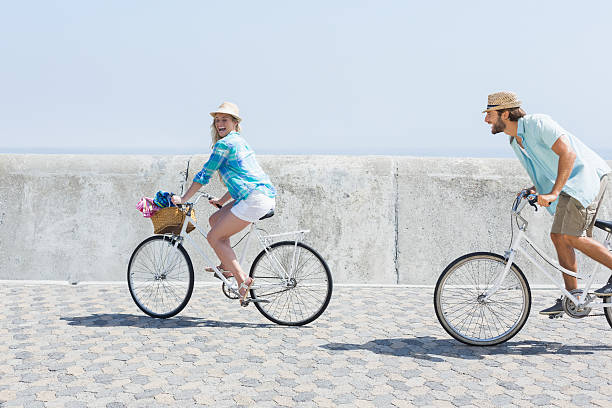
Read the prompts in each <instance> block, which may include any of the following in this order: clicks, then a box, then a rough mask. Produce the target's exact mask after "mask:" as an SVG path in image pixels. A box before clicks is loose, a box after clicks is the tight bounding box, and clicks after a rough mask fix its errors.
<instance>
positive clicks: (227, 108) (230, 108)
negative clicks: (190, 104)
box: [210, 102, 242, 122]
mask: <svg viewBox="0 0 612 408" xmlns="http://www.w3.org/2000/svg"><path fill="white" fill-rule="evenodd" d="M215 113H227V114H228V115H232V116H233V117H234V118H235V119H236V120H237V121H238V122H240V121H241V120H242V118H241V117H240V111H239V110H238V106H237V105H236V104H235V103H231V102H223V103H222V104H221V105H219V107H218V108H217V110H216V111H214V112H210V116H212V117H213V118H214V117H215Z"/></svg>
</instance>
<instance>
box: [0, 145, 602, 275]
mask: <svg viewBox="0 0 612 408" xmlns="http://www.w3.org/2000/svg"><path fill="white" fill-rule="evenodd" d="M206 158H207V156H92V155H0V279H50V280H61V281H71V282H79V281H92V280H94V281H105V280H111V281H120V280H124V279H125V275H126V267H127V263H128V260H129V257H130V255H131V252H132V251H133V249H134V248H135V247H136V245H137V244H138V243H139V242H140V241H142V240H143V239H144V238H146V237H147V236H149V235H150V234H152V225H151V222H150V221H149V220H148V219H145V218H143V217H142V216H141V215H140V213H139V212H138V211H137V210H136V209H135V205H136V203H137V202H138V200H139V199H140V197H142V196H143V195H146V196H151V195H153V194H154V193H155V192H156V191H157V190H159V189H163V190H167V191H173V192H180V189H181V187H180V185H181V182H183V181H184V180H185V179H187V180H191V179H192V178H193V176H194V174H195V173H196V172H197V171H199V170H200V168H201V166H202V164H203V163H204V162H205V160H206ZM259 161H260V163H261V164H262V166H263V167H264V169H265V170H266V171H267V172H268V173H269V174H270V176H271V178H272V180H273V182H274V184H275V185H276V187H277V189H278V191H279V197H278V201H277V215H276V216H275V217H273V218H272V219H270V220H265V221H262V222H260V223H259V226H260V227H262V228H264V229H265V230H267V231H268V232H270V233H276V232H282V231H286V230H295V229H304V228H308V229H310V230H311V231H312V232H311V234H309V236H308V238H307V243H309V244H311V245H312V246H313V247H315V248H316V249H317V250H318V251H319V252H320V253H321V254H322V255H323V257H324V258H325V259H327V261H328V263H329V265H330V267H331V269H332V273H333V275H334V279H335V281H336V282H337V283H381V284H396V283H400V284H426V285H432V284H435V282H436V279H437V277H438V276H439V274H440V272H441V271H442V270H443V269H444V267H445V266H446V265H447V264H448V263H449V262H450V261H452V260H453V259H455V258H456V257H457V256H460V255H462V254H464V253H466V252H468V251H475V250H487V251H489V250H490V251H494V252H498V253H503V251H504V250H505V249H506V247H507V246H508V243H509V241H510V213H509V210H510V206H511V204H512V200H513V198H514V195H515V193H516V192H517V191H519V190H520V189H521V188H522V187H525V186H527V185H529V184H530V183H529V180H528V178H527V177H526V174H525V172H524V171H523V169H522V168H521V167H520V165H519V163H518V162H517V161H516V160H514V159H447V158H444V159H440V158H413V157H383V156H365V157H364V156H361V157H350V156H259ZM221 187H222V186H221V184H220V183H219V181H218V180H217V179H216V178H215V180H213V182H212V183H211V185H209V186H206V187H205V188H204V190H206V191H208V192H210V193H212V194H216V195H219V194H220V193H222V188H221ZM611 191H612V189H610V190H609V191H608V194H607V197H606V199H605V201H604V204H603V207H602V210H601V212H600V218H604V219H612V211H611V210H612V202H611V201H610V196H611V195H612V193H611ZM196 211H197V215H198V218H199V220H202V224H206V219H207V217H208V216H209V215H210V214H211V213H212V211H213V208H212V207H211V206H210V205H209V204H207V203H205V202H202V203H201V204H199V205H198V208H197V210H196ZM525 213H526V214H528V218H529V219H530V221H531V224H530V231H531V235H532V236H533V237H535V238H536V241H537V242H538V243H539V244H541V246H543V247H545V248H546V249H548V250H549V252H550V253H551V254H552V253H553V250H552V246H551V245H550V243H549V242H548V241H549V240H548V238H547V236H548V230H549V228H550V224H551V222H552V217H550V216H549V215H548V213H547V212H546V211H545V210H540V211H538V212H537V213H534V212H533V211H532V210H531V209H529V210H527V211H525ZM192 235H197V232H194V233H192ZM201 243H202V245H203V246H204V247H205V248H206V250H207V251H208V253H209V254H210V256H213V255H212V250H210V249H208V247H207V244H206V242H205V241H204V240H201ZM242 245H243V244H240V245H238V247H237V248H238V249H240V248H241V247H242ZM187 249H188V250H189V247H187ZM190 254H191V255H192V258H193V260H194V264H195V266H196V270H198V271H199V270H201V268H202V267H203V261H202V259H201V257H200V256H199V255H197V253H196V251H195V250H191V251H190ZM255 254H256V251H255V250H254V249H252V250H251V251H250V252H249V256H248V257H247V258H248V262H249V263H250V260H252V258H253V257H254V255H255ZM519 266H521V267H522V269H523V270H524V271H525V272H526V273H527V274H528V275H531V269H532V268H530V267H529V266H528V264H527V263H526V262H524V261H523V262H522V263H519ZM196 276H197V277H196V279H197V280H199V281H203V280H207V281H210V280H212V279H213V278H211V277H210V276H209V275H208V274H206V273H200V274H198V275H196ZM530 278H531V279H530V281H531V283H532V284H538V283H546V281H545V280H544V279H542V278H537V277H532V276H530Z"/></svg>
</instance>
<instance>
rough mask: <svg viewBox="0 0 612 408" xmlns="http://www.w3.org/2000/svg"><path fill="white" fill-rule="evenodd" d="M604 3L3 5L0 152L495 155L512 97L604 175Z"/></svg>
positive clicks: (608, 31)
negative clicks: (495, 97)
mask: <svg viewBox="0 0 612 408" xmlns="http://www.w3.org/2000/svg"><path fill="white" fill-rule="evenodd" d="M610 17H612V2H609V1H589V2H575V1H574V2H571V1H549V0H545V1H521V0H518V1H512V2H491V1H466V2H456V1H428V2H410V1H385V0H378V1H358V0H352V1H316V0H314V1H308V2H297V1H265V0H261V1H240V0H235V1H231V2H212V1H174V2H170V1H113V0H107V1H77V0H74V1H28V0H24V1H3V0H0V55H1V58H2V60H1V63H0V152H60V153H62V152H69V153H145V154H146V153H154V154H158V153H167V154H191V153H193V154H196V153H206V152H208V151H209V144H210V135H209V125H210V120H211V118H210V116H209V115H208V112H210V111H211V110H213V109H214V108H216V106H218V105H219V104H220V103H221V102H222V101H225V100H228V101H233V102H235V103H237V104H238V105H239V106H240V109H241V114H242V116H243V118H244V122H243V134H244V136H245V137H246V138H247V139H248V140H249V141H250V143H251V145H252V146H253V148H254V149H255V151H256V152H258V153H260V154H360V155H361V154H383V155H427V156H471V157H511V156H512V152H511V150H510V148H509V147H508V145H507V138H506V137H505V136H501V135H496V136H493V135H491V134H490V130H489V127H488V126H486V125H485V124H484V122H483V118H484V116H483V114H481V111H482V108H483V107H484V105H486V97H487V94H488V93H491V92H494V91H497V90H505V89H508V90H513V91H515V92H517V93H518V94H519V97H520V98H521V100H522V101H523V104H524V108H525V109H526V110H527V111H528V112H531V113H535V112H538V113H548V114H550V115H551V116H552V117H553V118H554V119H556V120H557V121H558V122H559V123H560V124H561V125H562V126H564V127H565V128H566V129H567V130H568V131H570V132H572V133H574V134H575V135H576V136H578V137H579V138H581V139H582V140H583V141H584V142H585V143H587V145H589V146H591V147H592V148H593V149H594V150H596V151H598V152H599V153H600V154H601V155H602V156H604V157H605V158H607V159H612V145H611V143H610V140H611V139H612V138H611V136H610V132H611V131H610V128H609V126H608V122H609V120H608V117H609V111H610V108H611V107H612V102H611V101H612V99H611V95H612V79H611V78H610V73H609V71H610V65H611V63H612V57H611V55H612V54H611V53H610V45H609V39H610V38H612V25H611V24H610V23H609V19H610Z"/></svg>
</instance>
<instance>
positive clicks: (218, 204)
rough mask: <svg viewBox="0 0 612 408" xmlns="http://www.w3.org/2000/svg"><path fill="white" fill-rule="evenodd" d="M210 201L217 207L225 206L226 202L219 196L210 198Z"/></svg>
mask: <svg viewBox="0 0 612 408" xmlns="http://www.w3.org/2000/svg"><path fill="white" fill-rule="evenodd" d="M208 202H209V203H210V205H214V206H215V207H217V208H221V207H223V204H224V202H223V201H222V200H221V199H220V198H217V197H213V198H210V199H209V200H208Z"/></svg>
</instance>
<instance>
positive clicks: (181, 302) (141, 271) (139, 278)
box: [127, 235, 194, 318]
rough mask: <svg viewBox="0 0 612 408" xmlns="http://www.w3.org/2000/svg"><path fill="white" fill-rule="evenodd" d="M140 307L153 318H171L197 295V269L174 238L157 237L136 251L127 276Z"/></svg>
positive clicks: (145, 241)
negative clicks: (195, 286) (194, 282)
mask: <svg viewBox="0 0 612 408" xmlns="http://www.w3.org/2000/svg"><path fill="white" fill-rule="evenodd" d="M127 280H128V287H129V289H130V294H131V295H132V299H134V302H135V303H136V305H137V306H138V307H139V308H140V310H142V311H143V312H145V313H146V314H148V315H149V316H151V317H159V318H168V317H172V316H174V315H176V314H177V313H179V312H180V311H181V310H183V308H184V307H185V306H186V305H187V303H188V302H189V299H190V298H191V294H192V293H193V280H194V278H193V265H192V263H191V259H190V258H189V255H188V254H187V251H185V248H183V246H182V245H181V244H178V245H177V246H176V247H175V246H174V243H173V240H172V238H171V237H169V236H166V235H154V236H152V237H149V238H147V239H145V240H144V241H142V242H141V243H140V244H139V245H138V246H137V247H136V249H135V250H134V253H133V254H132V257H131V258H130V263H129V264H128V273H127Z"/></svg>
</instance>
